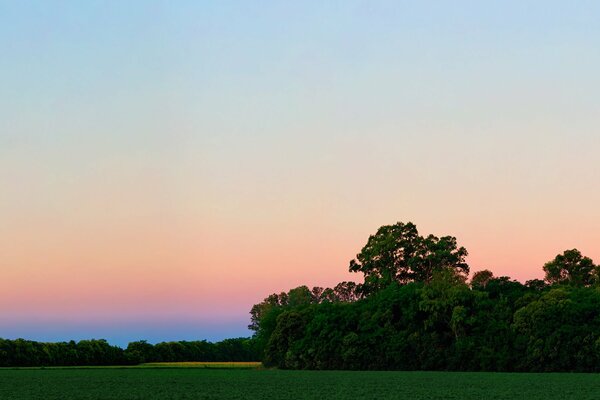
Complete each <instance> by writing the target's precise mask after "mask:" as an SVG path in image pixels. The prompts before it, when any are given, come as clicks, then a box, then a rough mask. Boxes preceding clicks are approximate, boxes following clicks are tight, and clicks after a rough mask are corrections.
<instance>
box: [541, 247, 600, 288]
mask: <svg viewBox="0 0 600 400" xmlns="http://www.w3.org/2000/svg"><path fill="white" fill-rule="evenodd" d="M544 272H546V277H545V279H546V282H548V283H549V284H569V285H574V286H589V285H591V284H592V283H594V281H595V280H596V278H597V276H598V266H596V265H595V264H594V262H593V261H592V259H591V258H589V257H584V256H583V255H582V254H581V252H580V251H579V250H577V249H572V250H566V251H564V252H563V253H562V254H559V255H557V256H556V257H555V258H554V260H552V261H549V262H547V263H546V264H545V265H544Z"/></svg>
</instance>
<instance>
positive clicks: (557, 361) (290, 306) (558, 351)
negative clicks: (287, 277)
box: [253, 223, 600, 372]
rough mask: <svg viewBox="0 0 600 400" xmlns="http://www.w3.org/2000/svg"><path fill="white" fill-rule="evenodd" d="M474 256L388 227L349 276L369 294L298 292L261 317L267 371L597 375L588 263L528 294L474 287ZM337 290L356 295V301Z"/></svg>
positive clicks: (447, 240)
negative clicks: (469, 258) (358, 278)
mask: <svg viewBox="0 0 600 400" xmlns="http://www.w3.org/2000/svg"><path fill="white" fill-rule="evenodd" d="M466 255H467V251H466V250H465V249H464V248H462V247H460V248H459V247H458V245H457V243H456V239H455V238H453V237H450V236H445V237H442V238H437V237H435V236H432V235H429V236H427V237H423V236H420V235H419V233H418V231H417V228H416V226H415V225H414V224H412V223H407V224H403V223H397V224H395V225H386V226H382V227H381V228H380V229H379V230H378V231H377V233H376V234H375V235H372V236H371V237H370V238H369V240H368V242H367V244H366V245H365V247H363V249H362V251H361V252H360V253H359V254H358V255H357V258H356V260H353V261H351V263H350V270H351V271H353V272H362V273H363V275H364V282H363V283H362V284H359V285H356V284H355V285H348V283H347V282H344V285H338V286H336V288H335V290H334V289H321V288H314V289H313V290H312V291H310V290H309V289H308V288H307V287H305V286H302V287H300V288H296V289H293V290H291V291H290V292H288V293H281V294H280V295H271V296H269V297H268V298H266V299H265V301H263V302H262V303H260V304H259V305H257V306H255V307H256V309H257V310H267V311H263V312H262V314H259V313H254V314H253V317H254V316H256V318H255V319H253V321H254V322H255V326H254V328H255V330H256V335H255V338H259V339H260V340H261V343H265V344H266V345H264V346H262V347H260V349H264V360H265V363H266V364H267V365H272V366H277V367H280V368H290V369H372V370H382V369H392V370H454V371H458V370H463V371H468V370H470V371H589V372H592V371H593V372H596V371H599V370H600V287H597V286H595V285H596V284H598V283H599V282H598V279H597V276H598V274H597V271H598V267H596V266H595V265H594V263H593V262H592V260H591V259H589V258H587V257H584V256H582V255H581V253H580V252H579V251H577V250H567V251H565V252H564V253H563V254H561V255H558V256H557V257H556V258H555V259H554V260H553V261H551V262H548V263H546V265H545V266H544V271H545V272H546V281H547V283H546V282H544V281H542V280H539V279H534V280H530V281H527V282H526V284H522V283H520V282H517V281H515V280H512V279H510V278H509V277H507V276H501V277H495V276H494V274H493V273H492V272H491V271H489V270H483V271H479V272H477V273H475V274H474V276H473V278H472V279H471V282H470V284H467V283H466V273H467V272H468V270H469V267H468V266H467V265H466V263H465V262H464V258H465V256H466ZM340 287H346V288H351V290H349V291H348V293H349V295H348V296H342V295H341V293H342V292H343V290H341V289H340ZM311 293H312V298H311V296H310V294H311ZM292 297H293V298H296V299H297V300H294V301H293V302H292V301H289V299H291V298H292ZM282 299H287V300H286V301H283V300H282ZM253 310H255V309H254V308H253Z"/></svg>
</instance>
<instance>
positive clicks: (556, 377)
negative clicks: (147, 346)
mask: <svg viewBox="0 0 600 400" xmlns="http://www.w3.org/2000/svg"><path fill="white" fill-rule="evenodd" d="M599 386H600V376H599V375H596V374H510V373H481V372H480V373H476V372H460V373H456V372H398V371H368V372H365V371H282V370H277V369H263V370H251V369H250V370H248V369H228V370H227V369H205V368H145V367H143V368H139V367H136V368H127V369H123V368H121V369H114V368H110V369H107V368H104V369H102V368H96V369H83V368H79V369H45V370H39V369H38V370H0V398H1V399H6V400H29V399H44V400H63V399H89V400H93V399H102V400H122V399H147V400H155V399H156V400H158V399H160V400H163V399H228V400H230V399H231V400H236V399H237V400H245V399H294V400H304V399H313V400H314V399H331V400H336V399H340V400H341V399H381V400H396V399H411V400H429V399H461V400H479V399H489V400H513V399H528V400H562V399H577V400H592V399H597V398H598V387H599Z"/></svg>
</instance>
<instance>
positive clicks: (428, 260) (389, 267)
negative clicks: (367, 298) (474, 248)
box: [349, 222, 469, 294]
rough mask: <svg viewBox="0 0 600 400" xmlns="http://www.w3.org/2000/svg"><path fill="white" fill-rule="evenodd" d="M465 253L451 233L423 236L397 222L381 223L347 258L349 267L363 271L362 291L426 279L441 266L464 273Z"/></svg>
mask: <svg viewBox="0 0 600 400" xmlns="http://www.w3.org/2000/svg"><path fill="white" fill-rule="evenodd" d="M467 254H468V253H467V250H466V249H465V248H464V247H458V245H457V243H456V238H455V237H452V236H443V237H441V238H438V237H437V236H434V235H429V236H427V237H423V236H420V235H419V232H418V230H417V227H416V226H415V224H413V223H411V222H408V223H406V224H405V223H402V222H398V223H396V224H395V225H385V226H382V227H381V228H379V229H378V230H377V233H375V234H374V235H371V236H370V237H369V240H368V241H367V244H366V245H365V246H364V247H363V248H362V250H361V252H360V253H359V254H357V256H356V259H354V260H352V261H350V267H349V270H350V271H351V272H362V273H363V275H364V280H365V281H364V284H363V285H362V287H361V288H362V292H363V294H368V293H372V292H375V291H378V290H380V289H382V288H384V287H386V286H388V285H390V284H391V283H393V282H398V283H401V284H404V283H408V282H413V281H416V282H429V281H430V280H431V278H432V277H433V275H434V273H435V272H437V271H441V270H449V271H451V272H453V273H455V274H457V275H458V276H461V277H466V275H467V274H468V273H469V266H468V265H467V263H466V262H465V257H466V256H467Z"/></svg>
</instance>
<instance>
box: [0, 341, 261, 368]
mask: <svg viewBox="0 0 600 400" xmlns="http://www.w3.org/2000/svg"><path fill="white" fill-rule="evenodd" d="M254 343H255V342H254V340H252V339H249V338H237V339H225V340H222V341H220V342H216V343H212V342H207V341H206V340H201V341H178V342H161V343H157V344H150V343H148V342H146V341H144V340H142V341H137V342H131V343H129V345H128V346H127V348H126V349H122V348H120V347H118V346H112V345H110V344H109V343H108V342H107V341H106V340H103V339H100V340H81V341H79V342H75V341H70V342H59V343H44V342H36V341H31V340H24V339H16V340H7V339H0V367H36V366H86V365H87V366H93V365H134V364H140V363H145V362H174V361H207V362H210V361H224V362H225V361H256V360H257V359H259V354H258V349H257V347H256V346H255V344H254Z"/></svg>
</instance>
